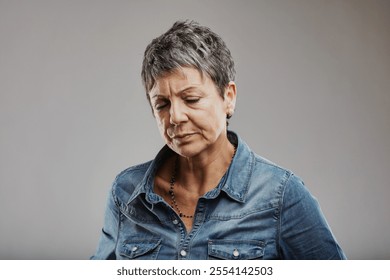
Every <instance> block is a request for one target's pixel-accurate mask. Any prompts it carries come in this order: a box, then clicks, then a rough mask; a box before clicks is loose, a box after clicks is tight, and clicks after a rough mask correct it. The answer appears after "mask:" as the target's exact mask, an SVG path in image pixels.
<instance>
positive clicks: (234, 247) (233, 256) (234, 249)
mask: <svg viewBox="0 0 390 280" xmlns="http://www.w3.org/2000/svg"><path fill="white" fill-rule="evenodd" d="M264 246H265V244H264V242H263V241H258V240H209V242H208V254H209V256H211V257H214V258H218V259H224V260H252V259H258V258H261V257H263V255H264Z"/></svg>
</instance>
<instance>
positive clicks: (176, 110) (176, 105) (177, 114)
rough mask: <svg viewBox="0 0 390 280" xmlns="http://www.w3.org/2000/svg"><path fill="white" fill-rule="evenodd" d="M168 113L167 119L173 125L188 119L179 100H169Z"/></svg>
mask: <svg viewBox="0 0 390 280" xmlns="http://www.w3.org/2000/svg"><path fill="white" fill-rule="evenodd" d="M169 114H170V116H169V121H170V123H171V124H173V125H178V124H180V123H182V122H185V121H187V120H188V118H187V115H186V112H185V108H184V106H183V104H180V102H171V107H170V109H169Z"/></svg>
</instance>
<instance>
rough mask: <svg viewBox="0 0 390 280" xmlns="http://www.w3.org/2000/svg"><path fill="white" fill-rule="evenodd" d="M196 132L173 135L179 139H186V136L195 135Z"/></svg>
mask: <svg viewBox="0 0 390 280" xmlns="http://www.w3.org/2000/svg"><path fill="white" fill-rule="evenodd" d="M194 134H195V133H183V134H177V135H174V136H173V137H172V139H177V140H181V139H186V138H189V137H190V136H192V135H194Z"/></svg>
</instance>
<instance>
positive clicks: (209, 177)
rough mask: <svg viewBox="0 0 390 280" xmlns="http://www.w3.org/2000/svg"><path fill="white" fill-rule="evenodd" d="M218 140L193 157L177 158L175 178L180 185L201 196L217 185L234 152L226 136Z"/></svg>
mask: <svg viewBox="0 0 390 280" xmlns="http://www.w3.org/2000/svg"><path fill="white" fill-rule="evenodd" d="M219 142H220V143H216V144H215V145H214V147H211V148H210V149H208V150H207V151H203V152H202V153H201V154H199V155H197V156H195V157H191V158H186V157H179V158H178V170H177V171H178V176H177V180H178V181H179V182H180V186H181V187H183V188H185V189H186V190H187V191H188V192H191V193H194V194H196V195H198V196H202V195H203V194H205V193H206V192H208V191H210V190H211V189H213V188H215V187H216V186H217V184H218V182H219V181H220V179H221V178H222V176H223V175H224V174H225V172H226V171H227V169H228V167H229V165H230V163H231V161H232V158H233V156H234V153H235V148H234V146H233V145H232V144H231V143H230V142H229V140H228V139H227V137H223V138H222V139H221V141H219Z"/></svg>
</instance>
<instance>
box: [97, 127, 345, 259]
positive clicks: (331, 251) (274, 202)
mask: <svg viewBox="0 0 390 280" xmlns="http://www.w3.org/2000/svg"><path fill="white" fill-rule="evenodd" d="M228 136H229V140H230V141H231V142H234V144H236V145H237V151H236V154H235V157H234V159H233V161H232V163H231V165H230V167H229V169H228V171H227V172H226V174H225V175H224V176H223V178H222V179H221V181H220V182H219V184H218V186H216V187H215V188H214V189H213V190H211V191H209V192H208V193H206V194H205V195H204V196H203V197H201V198H199V201H198V204H197V208H196V212H195V215H194V223H193V228H192V229H191V231H190V232H187V231H186V228H185V226H184V224H183V223H182V221H181V219H180V218H179V216H178V215H177V214H176V212H175V211H174V210H173V209H172V208H171V207H170V206H169V204H167V203H166V202H165V201H164V200H163V199H162V198H161V197H160V196H159V195H157V194H156V193H154V192H153V184H154V175H155V173H156V171H157V169H158V168H159V166H160V165H161V164H162V163H163V162H164V160H165V159H166V158H167V157H168V156H169V155H170V154H171V153H173V152H172V151H171V150H170V149H169V148H168V147H167V146H165V147H164V148H163V149H162V150H161V151H160V152H159V154H158V155H157V156H156V158H155V159H154V160H153V161H149V162H147V163H144V164H141V165H137V166H133V167H130V168H128V169H126V170H124V171H123V172H121V173H120V174H119V175H118V176H117V177H116V179H115V181H114V183H113V187H112V189H111V192H110V195H109V197H108V203H107V209H106V214H105V222H104V227H103V229H102V234H101V237H100V242H99V245H98V248H97V251H96V253H95V255H94V256H93V257H92V259H133V260H137V259H139V260H141V259H143V260H144V259H147V260H151V259H165V260H166V259H196V260H199V259H201V260H204V259H235V260H247V259H345V255H344V253H343V251H342V249H341V248H340V247H339V245H338V244H337V242H336V240H335V238H334V236H333V235H332V232H331V230H330V228H329V226H328V224H327V222H326V220H325V218H324V215H323V214H322V212H321V209H320V207H319V205H318V203H317V201H316V199H315V198H314V197H313V196H312V195H311V194H310V193H309V191H308V190H307V188H306V187H305V186H304V184H303V182H302V181H301V180H300V179H299V178H298V177H296V176H295V175H294V174H292V173H291V172H290V171H288V170H285V169H283V168H281V167H279V166H277V165H275V164H274V163H272V162H270V161H268V160H266V159H264V158H262V157H260V156H258V155H256V154H255V153H254V152H252V151H251V149H250V148H249V147H248V146H247V145H246V144H245V143H244V142H243V141H242V140H241V139H240V137H239V136H238V135H237V134H235V133H233V132H230V131H229V133H228Z"/></svg>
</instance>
